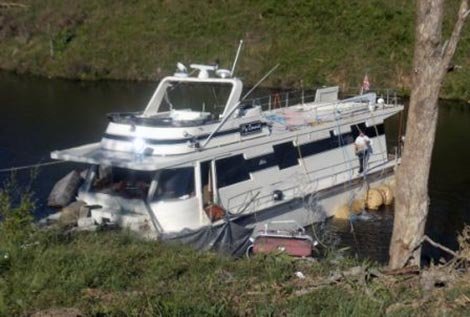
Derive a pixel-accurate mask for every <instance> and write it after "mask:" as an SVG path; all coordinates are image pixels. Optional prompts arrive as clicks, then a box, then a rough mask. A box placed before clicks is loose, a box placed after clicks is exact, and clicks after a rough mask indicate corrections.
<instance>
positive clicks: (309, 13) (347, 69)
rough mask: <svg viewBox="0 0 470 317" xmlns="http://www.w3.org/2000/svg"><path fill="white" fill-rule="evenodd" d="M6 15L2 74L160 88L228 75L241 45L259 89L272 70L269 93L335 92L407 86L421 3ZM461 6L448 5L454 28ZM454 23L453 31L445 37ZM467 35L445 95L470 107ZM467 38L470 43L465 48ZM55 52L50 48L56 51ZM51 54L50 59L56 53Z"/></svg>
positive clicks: (329, 0)
mask: <svg viewBox="0 0 470 317" xmlns="http://www.w3.org/2000/svg"><path fill="white" fill-rule="evenodd" d="M21 2H22V3H24V4H26V5H27V7H25V8H17V7H15V8H9V9H1V10H0V20H1V22H2V23H1V26H0V48H1V49H0V68H2V69H7V70H14V71H16V72H27V73H32V74H38V75H45V76H49V77H50V76H53V77H54V76H55V77H64V78H79V79H132V80H155V79H158V78H161V77H162V76H164V75H166V74H168V73H171V72H173V71H174V69H175V68H174V67H175V66H174V65H175V63H176V62H177V61H181V62H184V63H187V64H189V63H191V62H203V63H204V62H207V63H210V62H213V61H215V60H216V59H220V61H221V66H223V67H226V68H228V67H229V66H230V63H231V61H232V59H233V56H234V52H235V49H236V45H237V43H238V40H239V39H244V40H245V43H246V48H245V50H244V51H243V55H242V58H241V61H240V64H239V67H238V70H237V74H238V75H239V76H242V77H243V78H244V79H246V81H247V82H248V83H251V84H253V83H254V82H256V81H257V80H258V79H259V78H260V76H261V75H262V74H263V73H265V72H266V71H267V70H268V69H270V68H271V67H272V66H273V65H274V64H276V63H280V64H281V67H280V68H279V69H278V70H277V71H276V73H275V74H273V75H272V76H271V77H270V78H269V80H268V81H267V82H265V84H266V85H271V86H284V87H286V86H289V87H292V88H294V87H298V86H299V85H300V81H301V80H302V81H303V85H304V86H305V87H309V86H310V87H311V86H317V85H324V84H337V85H340V86H341V88H343V89H353V90H355V91H357V90H358V88H359V85H360V83H361V80H362V78H363V76H364V74H365V73H368V74H369V79H370V80H371V82H372V86H376V87H395V88H399V89H404V90H407V89H409V87H410V80H411V77H410V70H411V64H412V55H413V41H414V32H413V30H414V3H413V2H412V1H406V0H391V1H390V0H389V1H384V0H367V1H351V0H319V1H307V0H299V1H288V2H279V1H273V0H263V1H246V0H233V1H188V0H178V1H158V2H157V1H150V0H143V1H105V0H84V1H72V0H66V1H62V0H61V1H58V0H43V1H34V0H23V1H21ZM457 7H458V1H448V3H447V4H446V10H447V18H446V21H450V22H452V21H453V20H454V18H455V13H456V10H457ZM451 25H452V23H447V24H446V27H445V28H444V32H445V34H448V33H449V31H450V26H451ZM469 36H470V32H469V31H468V27H467V28H466V30H465V31H464V34H463V38H462V41H461V45H460V46H459V49H458V52H457V54H456V57H455V64H457V65H460V66H462V68H460V69H456V71H454V72H453V73H451V74H449V76H448V78H447V81H446V84H445V86H444V95H445V96H447V97H454V98H461V99H465V100H468V99H470V95H469V94H470V93H469V90H468V89H467V87H468V83H469V78H470V77H469V76H468V67H470V59H469V58H468V54H467V52H468V50H469V48H470V41H468V37H469ZM466 39H467V41H466ZM51 47H52V49H51ZM51 50H52V51H53V54H51Z"/></svg>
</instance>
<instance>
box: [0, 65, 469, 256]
mask: <svg viewBox="0 0 470 317" xmlns="http://www.w3.org/2000/svg"><path fill="white" fill-rule="evenodd" d="M156 85H157V83H156V82H155V83H133V82H76V81H64V80H49V79H44V78H34V77H25V76H16V75H13V74H9V73H1V72H0V169H4V168H8V167H12V166H21V165H27V164H32V163H37V162H43V161H50V159H49V153H50V152H51V151H53V150H57V149H64V148H68V147H72V146H78V145H82V144H85V143H91V142H97V141H99V140H100V138H101V135H102V133H103V132H104V130H105V128H106V125H107V119H106V116H105V115H106V114H107V113H109V112H116V111H140V110H143V108H144V107H145V105H146V103H147V101H148V100H149V99H150V97H151V95H152V93H153V91H154V89H155V88H156ZM439 111H440V115H439V123H438V129H437V136H436V144H435V149H434V155H433V161H432V166H431V180H430V197H431V207H430V208H431V209H430V217H429V219H428V223H427V231H428V235H430V236H431V238H433V239H435V240H436V241H439V242H440V243H442V244H444V245H446V246H449V247H451V248H456V246H457V243H456V232H457V231H458V230H460V229H461V228H462V227H463V225H464V223H470V168H469V164H470V133H469V130H470V104H466V103H461V102H441V104H440V110H439ZM397 126H398V118H394V119H392V120H389V122H387V127H386V128H387V130H388V131H387V132H390V134H392V136H391V137H392V139H393V138H395V135H396V127H397ZM75 167H83V166H81V165H74V164H71V163H65V164H59V165H54V166H48V167H43V168H41V169H40V170H39V175H38V176H37V178H36V181H35V186H34V189H35V192H36V197H37V199H38V213H40V214H44V213H46V212H47V211H46V208H45V204H44V202H45V199H46V198H47V195H48V194H49V191H50V190H51V188H52V186H53V185H54V184H55V182H56V181H57V180H58V179H59V178H61V177H62V176H63V175H65V174H66V173H67V172H68V171H70V170H71V169H73V168H75ZM8 177H9V173H0V181H1V182H3V181H4V180H5V179H6V178H8ZM17 177H18V179H19V180H20V182H23V183H24V182H26V181H27V180H28V178H29V171H21V172H18V173H17ZM392 225H393V212H392V208H388V209H384V210H381V211H379V212H378V213H374V214H373V215H372V217H371V218H370V219H368V220H361V219H356V220H354V221H353V222H352V227H353V228H354V230H353V231H351V224H350V223H349V222H348V221H337V220H335V221H331V222H330V223H328V228H329V229H331V230H332V231H333V232H335V233H336V235H337V236H338V237H340V239H341V244H343V245H348V246H350V247H351V248H352V250H353V252H355V253H356V254H358V256H360V257H370V258H372V259H375V260H378V261H381V262H383V261H386V259H387V251H388V243H389V239H390V235H391V231H392ZM425 254H426V255H427V256H430V257H433V258H436V257H439V256H440V255H441V254H440V253H439V251H438V250H435V249H431V248H426V249H425Z"/></svg>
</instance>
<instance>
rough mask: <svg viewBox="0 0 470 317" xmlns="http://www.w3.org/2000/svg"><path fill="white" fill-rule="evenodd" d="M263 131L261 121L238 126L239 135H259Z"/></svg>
mask: <svg viewBox="0 0 470 317" xmlns="http://www.w3.org/2000/svg"><path fill="white" fill-rule="evenodd" d="M262 129H263V124H262V122H261V121H255V122H249V123H245V124H241V125H240V134H241V135H249V134H253V133H259V132H261V130H262Z"/></svg>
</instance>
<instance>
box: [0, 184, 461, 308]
mask: <svg viewBox="0 0 470 317" xmlns="http://www.w3.org/2000/svg"><path fill="white" fill-rule="evenodd" d="M17 197H19V196H17ZM30 197H31V196H30V195H28V194H22V195H21V199H20V200H17V199H15V196H14V195H10V194H7V191H6V190H0V217H1V218H2V219H3V220H2V222H1V223H0V316H29V315H31V314H35V313H42V314H43V315H40V314H38V315H36V316H45V315H46V313H47V312H49V313H51V312H55V313H58V312H60V313H62V314H63V315H60V316H76V315H77V314H82V315H87V316H158V315H160V316H381V315H387V316H440V315H446V316H464V315H468V314H469V313H470V310H469V303H470V299H469V297H470V283H469V280H470V279H469V277H470V273H469V272H468V271H459V272H457V271H455V270H454V269H452V267H451V266H448V267H447V268H440V269H439V270H437V271H436V270H433V268H430V269H427V270H426V271H422V272H421V273H420V274H419V275H418V274H416V273H417V272H415V274H406V273H404V274H401V275H387V274H382V273H381V272H380V270H381V268H380V267H378V266H376V265H374V264H371V263H368V262H363V261H358V260H355V259H351V258H348V257H343V256H341V255H340V254H339V253H337V252H330V253H329V255H327V256H326V257H325V258H323V259H322V260H321V261H307V260H298V259H292V258H289V257H287V256H284V255H282V254H277V255H259V256H255V257H252V258H250V259H247V258H243V259H234V258H230V257H228V256H223V255H217V254H214V253H208V252H196V251H194V250H191V249H189V248H187V247H184V246H168V245H162V244H160V243H157V242H154V241H142V240H139V239H137V238H135V237H133V236H132V235H131V234H129V233H126V232H110V231H107V232H105V231H102V232H92V233H65V232H64V231H63V230H48V231H44V230H39V229H38V228H36V227H35V226H34V225H31V222H30V221H31V219H32V218H31V214H30V210H31V209H32V206H33V204H32V200H31V198H30ZM15 201H16V202H15ZM469 237H470V230H469V232H468V233H467V238H466V240H465V241H466V243H467V244H466V246H467V249H466V250H467V251H466V252H467V253H466V256H467V259H468V258H469V257H468V250H470V245H469V242H470V238H469ZM463 254H465V253H463ZM299 272H301V273H299ZM436 272H437V273H439V274H437V273H436ZM465 272H467V273H465ZM433 274H434V275H433ZM436 274H437V275H436ZM426 276H427V278H425V277H426ZM432 276H438V278H437V279H432V278H430V277H432ZM442 276H444V277H445V279H444V280H442ZM450 277H452V278H450ZM436 281H437V282H436ZM66 313H69V315H67V314H66ZM73 314H75V315H73Z"/></svg>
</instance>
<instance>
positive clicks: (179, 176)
mask: <svg viewBox="0 0 470 317" xmlns="http://www.w3.org/2000/svg"><path fill="white" fill-rule="evenodd" d="M194 194H195V191H194V167H183V168H175V169H166V170H162V171H161V172H160V174H159V175H158V176H157V190H156V191H155V195H154V197H153V199H152V200H153V201H156V200H165V199H186V198H189V197H192V196H194Z"/></svg>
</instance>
